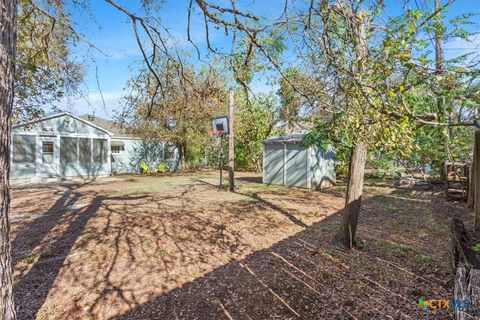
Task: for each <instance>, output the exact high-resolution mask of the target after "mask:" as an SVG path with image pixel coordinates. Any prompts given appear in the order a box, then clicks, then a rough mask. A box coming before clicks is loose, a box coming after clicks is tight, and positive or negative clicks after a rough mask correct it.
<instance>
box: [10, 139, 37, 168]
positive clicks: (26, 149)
mask: <svg viewBox="0 0 480 320" xmlns="http://www.w3.org/2000/svg"><path fill="white" fill-rule="evenodd" d="M35 139H36V138H35V136H19V135H14V136H13V141H12V143H13V162H14V163H35V146H36V144H35Z"/></svg>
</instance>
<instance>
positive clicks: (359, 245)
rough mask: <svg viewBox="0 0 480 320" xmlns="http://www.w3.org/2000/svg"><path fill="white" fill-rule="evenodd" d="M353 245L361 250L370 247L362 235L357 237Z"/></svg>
mask: <svg viewBox="0 0 480 320" xmlns="http://www.w3.org/2000/svg"><path fill="white" fill-rule="evenodd" d="M353 245H354V246H355V248H357V249H359V250H364V249H367V248H368V245H367V243H366V242H365V241H363V239H362V238H360V237H356V238H355V240H354V243H353Z"/></svg>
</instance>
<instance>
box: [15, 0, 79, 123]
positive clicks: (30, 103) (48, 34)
mask: <svg viewBox="0 0 480 320" xmlns="http://www.w3.org/2000/svg"><path fill="white" fill-rule="evenodd" d="M45 5H46V7H45V8H41V7H40V6H38V5H37V4H36V3H35V2H32V1H26V0H23V1H21V2H20V6H19V12H18V20H17V21H18V35H17V50H16V54H15V64H16V69H15V98H14V117H15V119H16V120H17V121H19V120H30V119H31V118H34V117H37V116H39V115H41V114H42V113H43V107H45V106H47V105H48V106H52V105H53V104H54V103H55V102H57V101H59V100H61V99H62V98H63V97H65V96H66V95H72V94H74V93H76V92H77V90H78V85H79V84H80V82H81V81H82V79H83V70H82V68H81V66H80V64H79V63H77V62H75V61H74V60H73V59H72V54H71V48H72V47H73V46H74V45H75V44H76V42H77V41H78V40H79V36H78V35H77V34H76V33H75V32H74V31H73V28H72V22H71V20H70V16H69V14H68V12H67V11H66V10H67V9H66V8H65V6H66V4H65V3H64V2H63V1H58V0H55V1H47V2H45Z"/></svg>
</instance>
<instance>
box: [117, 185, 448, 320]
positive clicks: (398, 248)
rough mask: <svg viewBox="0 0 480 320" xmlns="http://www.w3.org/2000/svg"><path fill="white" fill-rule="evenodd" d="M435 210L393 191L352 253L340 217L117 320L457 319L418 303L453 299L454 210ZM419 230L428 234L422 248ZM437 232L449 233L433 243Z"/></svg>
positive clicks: (372, 203)
mask: <svg viewBox="0 0 480 320" xmlns="http://www.w3.org/2000/svg"><path fill="white" fill-rule="evenodd" d="M252 197H254V198H255V199H256V200H258V201H260V202H261V203H262V204H264V205H267V206H268V207H270V208H272V209H274V210H277V211H278V212H280V213H281V214H282V215H285V212H284V211H285V210H284V209H282V208H281V207H279V206H277V205H273V206H272V205H271V204H269V203H268V201H266V200H260V199H258V197H255V196H254V195H252ZM392 197H393V198H394V199H393V202H392ZM387 203H388V206H387ZM433 204H434V210H438V214H437V215H436V216H433V217H432V216H431V212H429V211H428V210H429V208H430V207H431V205H432V202H431V201H428V200H423V199H422V200H417V199H410V198H406V197H403V196H402V195H401V194H400V195H397V194H395V191H394V192H393V194H392V195H381V196H374V197H370V198H367V200H364V201H363V211H362V217H361V220H360V221H361V222H360V225H359V230H358V235H359V236H360V237H361V238H362V239H363V241H364V242H366V244H364V245H365V247H364V248H363V249H362V250H354V251H352V252H348V253H347V252H344V251H342V250H338V248H336V247H335V246H334V245H333V244H332V243H331V239H332V236H333V234H334V230H336V228H337V227H338V223H339V219H340V215H341V213H342V211H338V212H336V213H335V214H333V215H330V216H328V217H327V218H325V219H323V220H322V221H320V222H318V223H315V224H313V225H311V226H308V227H306V228H305V229H304V231H301V232H299V233H297V234H295V235H294V236H291V237H288V238H286V239H284V240H282V241H279V242H278V243H276V244H274V245H273V246H271V247H269V248H267V249H264V250H259V251H256V252H253V253H252V254H250V255H248V256H247V257H246V258H244V259H239V260H235V261H232V262H230V263H228V264H225V265H223V266H221V267H219V268H217V269H215V270H213V271H212V272H209V273H207V274H205V275H204V276H202V277H198V278H196V279H195V280H194V281H192V282H189V283H187V284H185V285H183V286H182V287H180V288H177V289H173V290H171V291H168V292H166V293H164V294H162V295H159V296H157V297H155V298H153V299H151V300H150V301H148V302H147V303H144V304H141V305H139V306H136V307H134V308H132V309H131V310H129V311H128V312H126V313H124V314H123V315H121V316H117V317H115V318H114V319H117V320H120V319H137V320H138V319H327V318H332V319H417V318H419V317H422V318H423V319H449V318H450V317H451V315H450V314H449V313H448V312H449V311H448V310H440V311H437V312H434V313H431V312H430V313H424V312H423V311H421V310H420V309H419V308H418V307H416V305H415V304H416V302H417V300H418V298H419V297H425V298H435V297H438V298H447V299H450V298H451V297H452V291H451V290H452V286H451V283H450V282H449V279H450V278H451V277H452V271H451V270H450V269H449V267H448V266H449V262H448V259H449V249H448V248H449V247H448V240H449V239H448V222H447V221H446V220H448V219H449V218H450V213H449V212H446V211H440V208H441V207H442V206H443V203H442V202H441V201H439V202H438V203H433ZM390 206H392V207H390ZM391 208H395V210H396V211H395V212H393V209H391ZM424 211H425V212H424ZM288 215H289V214H288ZM288 215H287V216H288ZM290 220H291V221H292V222H293V223H296V222H295V221H296V220H297V219H295V220H292V219H290ZM443 222H445V224H442V223H443ZM300 225H302V226H303V224H300ZM421 232H424V233H425V234H426V235H427V236H425V237H424V238H423V239H421V241H419V243H418V242H416V241H417V240H418V237H417V235H418V234H419V233H421ZM435 234H441V237H438V238H435V239H434V238H430V235H435ZM432 252H434V253H435V254H437V255H435V256H434V257H433V256H428V253H432ZM432 261H433V262H432Z"/></svg>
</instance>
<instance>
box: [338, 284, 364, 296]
mask: <svg viewBox="0 0 480 320" xmlns="http://www.w3.org/2000/svg"><path fill="white" fill-rule="evenodd" d="M343 289H345V290H347V291H350V292H353V293H357V294H359V293H361V292H362V291H363V288H362V286H361V285H360V284H358V283H356V282H353V283H347V284H346V285H344V286H343Z"/></svg>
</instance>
